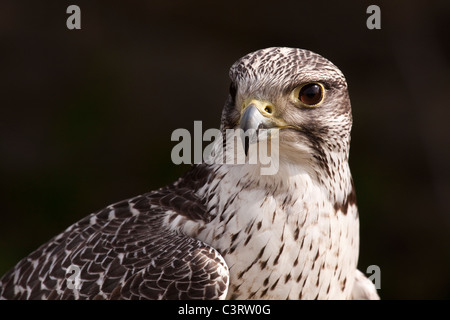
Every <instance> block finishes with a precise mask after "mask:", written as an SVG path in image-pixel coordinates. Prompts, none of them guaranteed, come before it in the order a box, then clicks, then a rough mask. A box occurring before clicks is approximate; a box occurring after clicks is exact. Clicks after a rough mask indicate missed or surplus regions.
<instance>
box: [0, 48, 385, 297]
mask: <svg viewBox="0 0 450 320" xmlns="http://www.w3.org/2000/svg"><path fill="white" fill-rule="evenodd" d="M229 75H230V78H231V85H230V93H229V96H228V99H227V101H226V103H225V106H224V108H223V112H222V117H221V125H220V130H221V132H223V133H224V134H225V132H226V131H227V130H231V129H236V130H237V129H242V130H254V132H255V135H256V137H257V138H256V140H255V139H250V140H249V139H247V140H245V139H243V140H245V141H244V144H245V151H246V154H247V153H248V151H249V146H250V147H253V146H255V145H259V144H262V143H263V142H264V141H266V142H267V141H268V140H270V139H271V138H270V135H269V136H265V137H262V136H261V135H259V131H261V130H262V129H266V130H269V131H270V132H272V133H274V134H275V133H276V134H277V138H278V140H279V143H278V149H277V150H273V152H274V154H275V153H277V155H278V157H279V159H278V168H277V171H276V173H274V174H271V175H263V174H261V171H260V170H258V169H259V168H261V166H262V164H261V163H259V162H257V163H249V162H245V163H240V164H233V163H231V164H230V163H228V162H225V163H220V162H219V161H216V162H212V163H211V162H208V163H206V162H203V163H200V164H195V165H193V166H192V167H191V168H190V169H189V170H188V171H187V172H186V173H185V175H184V176H183V177H181V178H180V179H178V180H177V181H175V182H174V183H172V184H170V185H168V186H166V187H163V188H160V189H158V190H156V191H152V192H149V193H146V194H143V195H139V196H136V197H134V198H131V199H128V200H124V201H121V202H118V203H115V204H112V205H109V206H107V207H106V208H104V209H103V210H100V211H98V212H95V213H93V214H91V215H89V216H87V217H85V218H84V219H81V220H80V221H79V222H77V223H75V224H73V225H72V226H70V227H68V228H67V229H66V230H65V231H64V232H62V233H61V234H59V235H57V236H56V237H54V238H53V239H51V240H50V241H48V242H47V243H45V244H44V245H42V246H41V247H39V248H38V249H37V250H36V251H34V252H32V253H31V254H30V255H29V256H27V257H25V258H24V259H22V260H21V261H20V262H19V263H18V264H17V265H16V266H15V267H14V268H12V269H11V270H10V271H9V272H7V273H6V274H5V275H4V276H3V277H2V278H1V280H0V297H1V299H378V295H377V291H376V289H375V286H374V285H373V284H372V282H371V281H370V280H368V279H367V278H366V277H365V276H364V274H363V273H362V272H360V271H358V269H357V261H358V253H359V216H358V210H357V206H356V196H355V189H354V185H353V181H352V176H351V173H350V169H349V164H348V157H349V146H350V130H351V126H352V114H351V106H350V100H349V94H348V91H347V83H346V80H345V78H344V75H343V74H342V72H341V71H340V70H339V69H338V68H337V67H336V66H335V65H334V64H332V63H331V62H330V61H328V60H327V59H325V58H323V57H322V56H320V55H318V54H315V53H313V52H311V51H307V50H302V49H295V48H278V47H277V48H267V49H263V50H258V51H256V52H253V53H250V54H248V55H246V56H244V57H243V58H241V59H239V60H238V61H237V62H235V63H234V64H233V65H232V67H231V69H230V73H229ZM273 137H275V135H273ZM222 143H223V142H222V141H220V140H217V144H216V146H218V145H219V144H222Z"/></svg>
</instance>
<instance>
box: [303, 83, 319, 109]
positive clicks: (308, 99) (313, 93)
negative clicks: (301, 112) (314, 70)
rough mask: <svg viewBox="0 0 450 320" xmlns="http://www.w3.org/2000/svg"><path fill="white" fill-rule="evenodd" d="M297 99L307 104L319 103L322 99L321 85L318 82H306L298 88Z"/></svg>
mask: <svg viewBox="0 0 450 320" xmlns="http://www.w3.org/2000/svg"><path fill="white" fill-rule="evenodd" d="M298 99H299V100H300V101H301V102H303V103H304V104H305V105H307V106H313V105H316V104H318V103H320V102H321V101H322V99H323V87H322V86H321V85H320V84H318V83H308V84H305V85H304V86H303V87H301V88H300V91H299V92H298Z"/></svg>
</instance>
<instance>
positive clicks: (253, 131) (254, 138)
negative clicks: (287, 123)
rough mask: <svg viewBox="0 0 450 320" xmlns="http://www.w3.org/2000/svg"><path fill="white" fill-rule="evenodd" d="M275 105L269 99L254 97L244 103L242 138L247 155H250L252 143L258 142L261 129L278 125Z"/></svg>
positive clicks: (241, 124)
mask: <svg viewBox="0 0 450 320" xmlns="http://www.w3.org/2000/svg"><path fill="white" fill-rule="evenodd" d="M273 112H274V106H273V105H272V104H271V103H270V102H267V101H260V100H256V99H252V100H249V101H246V103H244V108H243V110H242V115H241V122H240V128H241V129H242V132H241V140H242V144H243V145H244V151H245V155H246V156H247V155H248V149H249V146H250V144H253V143H256V142H258V133H259V130H260V129H271V128H275V127H277V124H276V123H275V121H274V119H273Z"/></svg>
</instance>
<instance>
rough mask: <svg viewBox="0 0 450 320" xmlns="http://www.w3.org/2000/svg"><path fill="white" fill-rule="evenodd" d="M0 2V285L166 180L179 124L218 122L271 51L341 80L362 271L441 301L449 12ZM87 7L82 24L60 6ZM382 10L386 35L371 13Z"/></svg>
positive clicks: (415, 6)
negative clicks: (236, 69)
mask: <svg viewBox="0 0 450 320" xmlns="http://www.w3.org/2000/svg"><path fill="white" fill-rule="evenodd" d="M422 3H423V4H419V3H418V2H411V1H390V2H388V1H373V2H369V1H351V2H347V3H345V4H344V3H342V2H337V1H336V2H324V1H323V2H322V1H314V2H311V1H292V2H285V1H223V2H217V3H214V2H212V1H190V2H187V1H108V2H102V3H100V2H95V3H94V2H93V1H71V2H68V1H39V2H38V1H23V0H19V1H17V0H14V1H13V0H3V1H2V2H1V3H0V47H1V50H0V75H1V76H0V201H1V210H0V215H1V216H0V275H2V274H3V273H5V272H6V271H7V270H8V269H9V268H11V267H13V266H14V264H16V263H17V262H18V261H19V260H20V259H21V258H23V257H24V256H26V255H27V254H29V253H30V252H31V251H33V250H34V249H36V248H37V247H38V246H40V245H41V244H43V243H44V242H46V241H47V240H49V239H50V238H51V237H53V236H55V235H56V234H58V233H59V232H61V231H63V230H64V229H65V228H66V227H68V226H69V225H70V224H72V223H74V222H76V221H77V220H79V219H81V218H82V217H84V216H86V215H87V214H89V213H91V212H93V211H96V210H99V209H101V208H103V207H105V206H106V205H108V204H110V203H113V202H116V201H119V200H122V199H126V198H129V197H132V196H135V195H138V194H142V193H144V192H147V191H150V190H152V189H155V188H158V187H161V186H164V185H166V184H168V183H170V182H172V181H173V180H175V179H176V178H177V177H178V176H179V175H181V174H182V173H183V172H184V171H185V170H186V169H187V166H176V165H174V164H173V163H172V162H171V158H170V151H171V149H172V147H173V146H174V145H175V144H176V143H175V142H172V141H171V140H170V137H171V133H172V131H173V130H175V129H177V128H186V129H188V130H190V131H191V130H193V123H194V121H195V120H202V121H203V128H204V129H207V128H217V127H218V126H219V120H220V113H221V109H222V106H223V104H224V101H225V99H226V96H227V94H228V86H229V80H228V69H229V67H230V66H231V64H232V63H233V62H234V61H235V60H237V59H238V58H240V57H241V56H243V55H245V54H246V53H249V52H251V51H254V50H257V49H261V48H264V47H270V46H290V47H299V48H305V49H309V50H312V51H314V52H317V53H319V54H321V55H323V56H324V57H326V58H328V59H329V60H331V61H332V62H333V63H335V64H336V65H337V66H338V67H339V68H340V69H341V70H342V71H343V73H344V74H345V75H346V77H347V81H348V84H349V90H350V97H351V100H352V106H353V116H354V126H353V132H352V148H351V157H350V162H351V163H350V164H351V168H352V172H353V176H354V180H355V184H356V191H357V196H358V205H359V210H360V218H361V249H360V261H359V268H360V269H361V270H362V271H363V272H364V271H365V270H366V268H367V267H368V266H369V265H378V266H379V267H380V269H381V290H380V291H379V293H380V295H381V297H382V298H384V299H448V298H450V272H449V270H450V203H449V198H450V197H449V196H450V148H449V147H450V126H449V124H448V123H449V120H450V105H449V94H450V81H449V79H450V77H449V76H450V42H449V37H448V33H449V30H450V2H449V1H426V2H422ZM70 4H77V5H78V6H80V8H81V27H82V29H81V30H68V29H67V28H66V19H67V18H68V16H69V15H68V14H66V8H67V7H68V5H70ZM371 4H376V5H378V6H379V7H380V8H381V30H368V29H367V27H366V20H367V18H368V17H369V14H367V13H366V9H367V7H368V6H369V5H371Z"/></svg>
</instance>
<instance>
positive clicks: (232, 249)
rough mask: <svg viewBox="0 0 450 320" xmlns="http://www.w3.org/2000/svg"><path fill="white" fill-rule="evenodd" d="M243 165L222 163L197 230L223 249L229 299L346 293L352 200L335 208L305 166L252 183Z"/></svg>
mask: <svg viewBox="0 0 450 320" xmlns="http://www.w3.org/2000/svg"><path fill="white" fill-rule="evenodd" d="M245 167H248V166H239V167H238V166H231V167H229V168H223V172H226V175H225V176H224V177H223V178H222V179H221V180H220V181H217V182H216V183H218V185H217V187H215V185H214V184H212V185H210V186H209V190H214V196H212V198H211V199H210V201H209V203H208V204H207V205H208V208H209V209H211V208H212V210H211V214H212V215H215V218H214V219H213V220H212V221H211V222H210V223H208V224H207V225H205V227H204V228H202V231H201V232H200V233H199V234H198V235H197V236H196V238H198V239H200V240H202V241H204V242H205V243H208V244H210V245H212V246H213V247H214V248H216V249H217V250H218V251H219V252H221V253H222V255H223V256H224V258H225V261H226V262H227V264H228V267H229V269H230V288H229V290H228V298H235V299H251V298H255V299H261V298H262V299H299V298H302V299H327V298H328V299H330V298H331V299H345V298H349V297H350V293H351V289H352V286H353V278H354V273H355V271H356V264H357V258H358V248H359V222H358V216H357V208H356V206H355V205H351V206H350V207H349V208H348V210H347V213H346V214H343V213H342V212H340V211H338V212H335V209H334V204H333V203H331V202H330V200H329V199H328V198H329V193H328V192H327V191H326V190H323V187H322V186H320V185H319V184H318V183H317V182H315V181H314V180H313V179H312V178H311V176H310V174H309V173H307V172H302V171H297V172H295V173H294V174H293V172H290V173H289V174H288V175H286V176H285V177H284V178H282V179H274V178H273V177H266V178H267V180H266V181H264V180H261V179H259V180H258V182H252V176H253V175H252V172H251V171H248V170H247V169H246V168H245ZM246 170H247V171H246ZM270 179H272V180H270ZM269 184H270V185H269ZM202 192H204V193H205V195H208V188H205V190H202Z"/></svg>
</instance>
